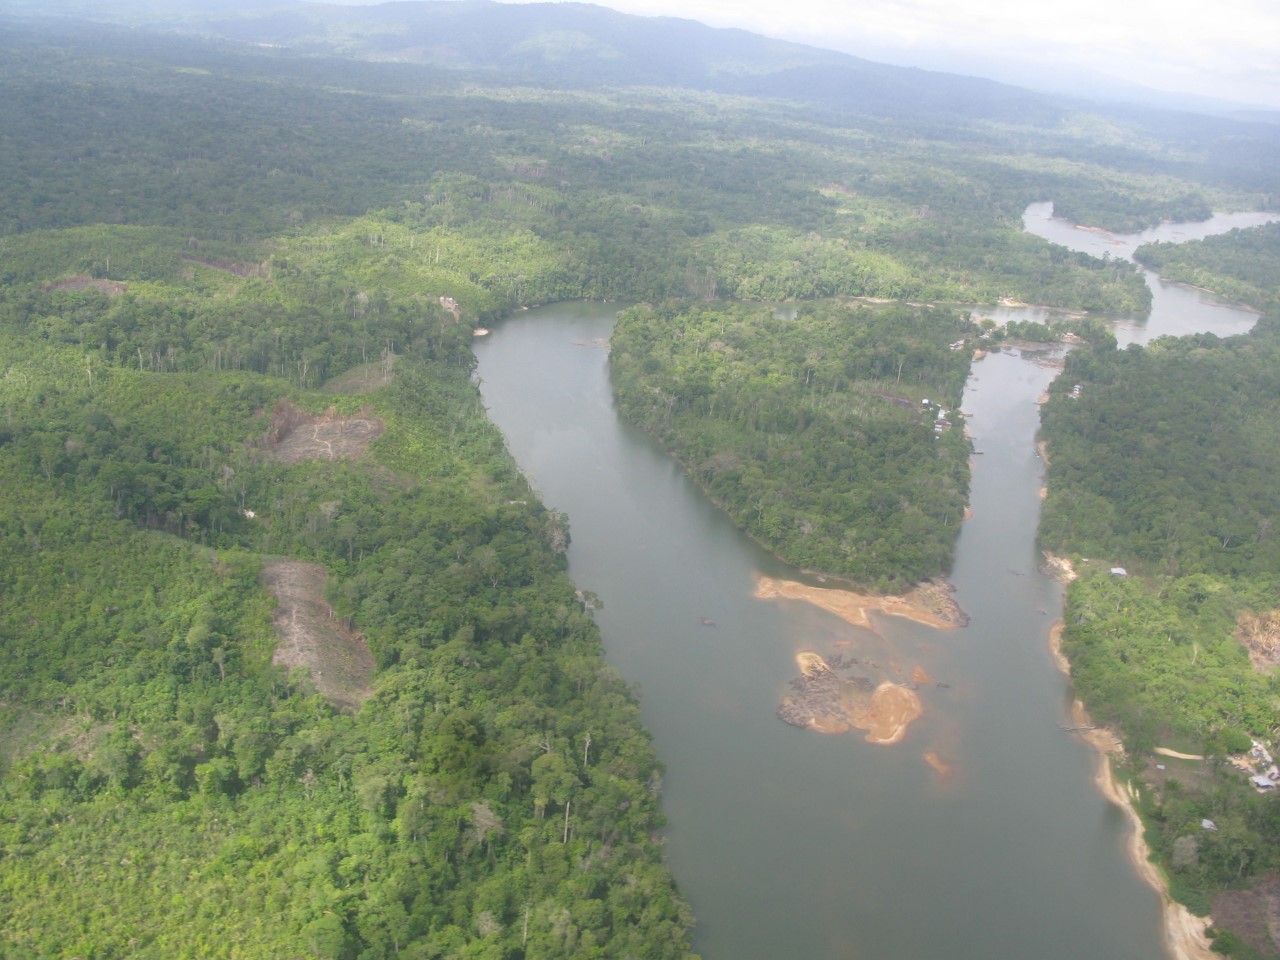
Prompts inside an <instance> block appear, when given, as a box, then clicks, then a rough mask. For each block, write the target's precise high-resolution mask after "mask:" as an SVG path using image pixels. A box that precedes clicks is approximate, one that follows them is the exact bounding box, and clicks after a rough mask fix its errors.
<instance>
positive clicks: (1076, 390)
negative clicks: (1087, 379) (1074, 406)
mask: <svg viewBox="0 0 1280 960" xmlns="http://www.w3.org/2000/svg"><path fill="white" fill-rule="evenodd" d="M1083 389H1084V387H1083V386H1082V385H1081V384H1078V383H1077V384H1076V385H1075V386H1074V387H1072V388H1071V399H1072V400H1079V399H1080V391H1081V390H1083Z"/></svg>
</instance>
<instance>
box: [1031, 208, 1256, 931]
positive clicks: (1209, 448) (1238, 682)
mask: <svg viewBox="0 0 1280 960" xmlns="http://www.w3.org/2000/svg"><path fill="white" fill-rule="evenodd" d="M1278 237H1280V235H1278V234H1277V232H1276V230H1275V228H1274V226H1266V227H1260V228H1256V229H1253V230H1235V231H1232V232H1230V233H1228V234H1224V235H1221V236H1218V237H1212V238H1209V239H1207V240H1202V241H1197V242H1194V243H1188V244H1186V245H1185V246H1180V247H1177V248H1171V247H1169V246H1168V245H1165V244H1156V245H1151V246H1146V247H1142V248H1140V249H1139V252H1138V258H1139V259H1140V260H1141V261H1142V262H1144V263H1149V264H1152V265H1156V266H1158V267H1159V269H1160V270H1161V272H1162V273H1163V272H1166V271H1167V272H1168V273H1169V274H1170V275H1172V276H1177V277H1180V278H1183V279H1188V280H1191V279H1194V280H1196V281H1197V282H1200V283H1203V284H1205V285H1208V286H1211V287H1212V288H1213V289H1215V290H1217V291H1219V292H1221V293H1223V294H1226V295H1230V296H1236V297H1241V298H1244V299H1246V300H1248V301H1249V302H1252V303H1255V304H1257V305H1258V306H1259V307H1266V308H1267V309H1268V312H1267V313H1266V314H1264V315H1263V317H1262V318H1261V319H1260V320H1259V323H1258V326H1257V328H1256V329H1255V330H1254V331H1253V332H1252V333H1251V334H1249V335H1247V336H1241V337H1232V338H1228V339H1219V338H1217V337H1215V336H1212V335H1202V336H1193V337H1184V338H1181V339H1173V338H1164V339H1161V340H1157V341H1155V342H1153V343H1151V344H1149V345H1148V346H1147V347H1145V348H1144V349H1137V348H1130V349H1127V350H1116V349H1115V348H1114V344H1107V343H1100V344H1097V345H1095V346H1094V347H1092V348H1088V349H1079V350H1077V351H1075V352H1073V353H1072V354H1071V356H1070V358H1069V360H1068V362H1067V369H1066V371H1065V373H1064V374H1063V376H1062V378H1060V379H1059V381H1058V382H1057V384H1056V385H1055V387H1054V389H1053V396H1052V398H1051V400H1050V402H1049V403H1048V404H1047V406H1046V407H1045V408H1044V412H1043V429H1044V435H1045V438H1046V440H1047V443H1048V451H1049V458H1050V466H1049V497H1048V500H1047V502H1046V504H1045V511H1044V516H1043V518H1042V523H1041V530H1040V537H1041V541H1042V543H1043V544H1044V545H1045V546H1046V547H1047V548H1048V549H1050V550H1053V551H1055V552H1059V553H1066V554H1070V555H1073V556H1075V557H1077V558H1080V557H1089V558H1106V560H1097V559H1095V560H1092V561H1090V562H1085V563H1083V564H1080V565H1079V567H1080V570H1081V573H1082V575H1081V577H1080V578H1079V579H1078V580H1076V581H1075V582H1073V583H1072V584H1071V586H1070V589H1069V591H1068V602H1067V611H1066V626H1065V634H1064V641H1065V643H1064V649H1065V651H1066V653H1067V654H1068V656H1069V658H1070V661H1071V667H1072V677H1073V680H1074V681H1075V684H1076V687H1077V690H1078V691H1079V693H1080V695H1081V696H1082V697H1083V699H1084V701H1085V702H1086V703H1087V704H1088V705H1089V709H1090V711H1091V712H1092V714H1093V716H1094V717H1095V718H1096V719H1098V720H1100V721H1102V722H1104V723H1107V724H1109V725H1111V726H1113V727H1114V728H1116V729H1117V730H1118V731H1120V733H1121V735H1122V736H1123V738H1124V741H1125V744H1126V746H1127V748H1128V750H1129V755H1130V756H1131V757H1132V758H1133V759H1132V761H1131V770H1130V773H1131V775H1132V778H1133V782H1134V783H1135V784H1138V785H1139V786H1140V787H1141V803H1142V805H1143V812H1144V815H1145V818H1146V822H1147V824H1148V830H1147V839H1148V841H1149V843H1150V844H1151V846H1152V848H1153V850H1154V851H1155V854H1156V856H1157V857H1158V859H1159V860H1160V862H1161V865H1162V866H1163V867H1164V868H1165V870H1166V872H1167V873H1168V875H1169V877H1170V880H1171V887H1172V890H1173V892H1174V894H1175V896H1178V897H1179V898H1180V899H1182V900H1183V901H1184V902H1185V903H1187V904H1188V905H1190V906H1191V907H1192V908H1193V909H1195V910H1196V911H1197V912H1200V913H1208V912H1209V911H1210V910H1212V913H1213V916H1214V917H1215V918H1219V919H1226V920H1227V923H1228V925H1230V921H1231V919H1239V918H1241V917H1248V913H1249V911H1248V910H1247V908H1245V907H1243V906H1242V904H1244V903H1246V902H1247V898H1248V896H1249V892H1250V890H1251V889H1252V888H1254V887H1255V886H1257V885H1259V884H1264V883H1265V882H1266V880H1265V878H1266V877H1267V875H1268V874H1269V873H1270V872H1271V871H1274V870H1275V869H1276V868H1277V867H1280V845H1277V837H1278V836H1280V830H1278V828H1280V819H1278V818H1280V809H1278V808H1277V807H1276V805H1275V803H1274V802H1272V798H1271V797H1267V796H1259V795H1258V794H1257V793H1256V792H1255V791H1254V790H1253V789H1252V787H1251V786H1250V785H1249V783H1248V781H1247V779H1246V777H1245V776H1244V774H1243V773H1242V772H1241V771H1240V770H1238V769H1236V768H1235V767H1233V766H1231V765H1229V764H1226V763H1225V762H1223V761H1222V759H1221V758H1224V757H1226V756H1227V755H1229V754H1237V753H1244V752H1248V751H1249V750H1250V749H1251V747H1252V743H1251V741H1252V740H1253V739H1254V738H1257V739H1258V740H1260V741H1262V742H1264V743H1272V742H1274V740H1275V737H1276V736H1277V733H1280V726H1278V716H1277V712H1276V704H1277V702H1278V698H1280V679H1277V674H1276V672H1275V665H1276V662H1277V651H1278V648H1280V612H1278V611H1277V606H1280V604H1278V603H1277V597H1280V540H1278V539H1277V536H1276V534H1275V532H1274V530H1273V527H1274V524H1275V518H1276V516H1277V514H1278V513H1280V490H1277V487H1276V484H1275V476H1276V472H1277V470H1280V428H1278V427H1277V424H1280V374H1278V373H1277V371H1280V314H1277V313H1276V310H1275V305H1276V302H1277V300H1276V298H1277V296H1278V295H1280V285H1278V284H1277V278H1278V277H1280V242H1278ZM1075 383H1079V384H1080V385H1081V386H1082V388H1083V389H1082V391H1081V392H1080V395H1079V396H1078V397H1073V396H1072V395H1071V393H1070V392H1069V390H1070V389H1071V388H1069V387H1068V386H1066V385H1067V384H1075ZM1114 563H1119V564H1123V565H1124V566H1125V568H1126V569H1127V570H1128V571H1129V573H1130V575H1129V576H1127V577H1124V578H1117V577H1115V576H1113V575H1112V574H1111V573H1109V572H1108V571H1109V568H1110V565H1111V564H1114ZM1169 744H1173V745H1174V746H1175V748H1176V749H1178V750H1179V752H1185V753H1188V754H1190V755H1192V756H1202V757H1205V758H1207V759H1205V760H1202V761H1186V760H1181V759H1169V760H1167V762H1166V763H1164V767H1165V769H1164V770H1157V767H1156V761H1157V760H1160V761H1165V759H1166V758H1164V757H1154V758H1153V757H1152V756H1151V754H1152V750H1153V749H1154V748H1155V747H1157V746H1158V745H1165V746H1168V745H1169ZM1202 821H1209V822H1211V823H1213V824H1214V826H1215V829H1213V830H1207V829H1204V828H1203V826H1202ZM1216 946H1217V948H1219V949H1221V950H1223V952H1229V953H1233V954H1236V955H1240V956H1253V955H1255V952H1256V955H1260V956H1272V955H1274V953H1275V947H1274V945H1273V944H1272V943H1271V942H1270V940H1269V938H1268V937H1267V936H1266V935H1265V934H1264V933H1262V931H1261V930H1260V929H1259V928H1258V925H1257V921H1256V918H1253V919H1249V920H1244V921H1242V922H1241V924H1240V927H1239V929H1235V928H1232V929H1229V930H1227V931H1225V932H1224V933H1223V934H1222V935H1221V936H1220V937H1219V938H1218V941H1217V943H1216Z"/></svg>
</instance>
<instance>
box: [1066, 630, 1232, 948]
mask: <svg viewBox="0 0 1280 960" xmlns="http://www.w3.org/2000/svg"><path fill="white" fill-rule="evenodd" d="M1064 626H1065V624H1064V623H1063V622H1062V621H1061V620H1059V621H1058V622H1057V623H1055V624H1054V625H1053V626H1052V627H1050V628H1049V652H1050V654H1051V655H1052V657H1053V662H1054V664H1055V665H1056V666H1057V668H1058V669H1059V670H1060V671H1061V672H1062V673H1063V674H1064V675H1066V676H1067V677H1070V676H1071V663H1070V661H1069V660H1067V657H1066V654H1064V653H1063V652H1062V631H1063V628H1064ZM1071 725H1072V727H1073V728H1074V730H1075V732H1077V733H1079V734H1080V736H1081V737H1082V738H1083V739H1084V740H1085V741H1086V742H1087V743H1088V744H1089V745H1090V746H1092V747H1093V748H1094V750H1095V751H1096V753H1097V768H1096V770H1095V772H1094V778H1093V781H1094V783H1096V784H1097V786H1098V790H1099V792H1101V793H1102V795H1103V796H1104V797H1106V798H1107V800H1109V801H1110V802H1111V803H1113V804H1115V805H1116V806H1117V807H1119V808H1120V811H1121V813H1123V814H1124V816H1125V819H1126V820H1128V821H1129V839H1128V842H1127V843H1126V845H1125V853H1126V854H1127V855H1128V857H1129V862H1130V863H1132V864H1133V869H1134V870H1135V871H1136V872H1137V874H1138V876H1139V877H1140V878H1141V879H1142V880H1143V882H1145V883H1146V884H1147V885H1148V886H1150V887H1151V888H1152V889H1153V890H1155V891H1156V893H1157V894H1159V896H1160V905H1161V927H1162V931H1163V934H1164V942H1165V947H1166V949H1167V950H1168V952H1169V956H1170V957H1172V958H1173V960H1214V958H1217V957H1220V956H1221V954H1217V953H1214V952H1213V950H1212V949H1211V947H1210V943H1209V937H1208V935H1207V934H1206V933H1205V930H1206V929H1207V928H1208V927H1209V925H1210V923H1211V920H1210V919H1209V918H1201V917H1197V916H1196V915H1195V914H1193V913H1192V912H1191V911H1190V910H1188V909H1187V908H1186V907H1185V906H1183V905H1182V904H1180V903H1178V902H1177V901H1176V900H1174V899H1173V897H1171V896H1170V895H1169V884H1168V882H1167V881H1166V880H1165V877H1164V874H1163V873H1162V872H1161V870H1160V868H1159V867H1158V866H1156V864H1154V863H1152V862H1151V848H1150V847H1148V846H1147V842H1146V839H1145V837H1144V830H1145V826H1144V824H1143V822H1142V817H1141V816H1140V815H1139V813H1138V809H1137V806H1136V804H1135V803H1134V799H1135V798H1134V795H1133V791H1132V789H1131V788H1130V787H1129V786H1128V785H1127V784H1121V783H1120V782H1118V781H1117V780H1116V777H1115V772H1114V770H1113V769H1112V758H1113V757H1119V756H1123V755H1124V747H1123V746H1122V745H1121V743H1120V738H1119V737H1118V736H1116V734H1115V732H1114V731H1112V730H1110V729H1108V728H1106V727H1098V726H1095V725H1094V724H1093V721H1092V719H1091V718H1090V716H1089V712H1088V711H1087V710H1086V709H1085V706H1084V704H1083V703H1082V702H1081V701H1080V700H1079V699H1078V698H1077V699H1075V700H1074V701H1072V704H1071Z"/></svg>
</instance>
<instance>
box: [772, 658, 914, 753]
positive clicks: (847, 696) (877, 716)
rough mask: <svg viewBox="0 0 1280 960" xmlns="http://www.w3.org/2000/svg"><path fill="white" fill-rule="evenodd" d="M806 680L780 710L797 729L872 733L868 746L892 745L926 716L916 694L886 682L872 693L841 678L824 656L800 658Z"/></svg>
mask: <svg viewBox="0 0 1280 960" xmlns="http://www.w3.org/2000/svg"><path fill="white" fill-rule="evenodd" d="M796 666H797V667H798V668H799V670H800V676H799V677H797V678H796V679H795V680H793V681H792V682H791V688H792V691H793V693H792V695H791V696H788V697H785V698H784V699H783V701H782V703H781V704H780V705H779V707H778V716H779V717H780V718H781V719H782V720H785V721H786V722H787V723H789V724H791V725H792V726H796V727H804V728H806V729H809V730H814V731H816V732H818V733H848V732H849V731H850V730H855V729H857V730H864V731H866V734H867V736H866V740H867V742H868V743H878V744H892V743H897V742H898V741H899V740H901V739H902V738H903V737H904V736H905V735H906V732H907V727H909V726H910V725H911V722H912V721H913V720H916V719H918V718H919V717H920V716H921V714H923V713H924V704H922V703H921V702H920V697H919V696H917V695H916V692H915V690H913V689H912V688H911V687H909V686H905V685H903V684H899V683H894V682H892V681H891V680H885V681H882V682H881V683H880V685H879V686H877V687H875V689H874V690H872V689H871V681H870V680H868V679H867V678H865V677H860V678H853V679H849V678H847V677H843V676H841V675H838V674H837V673H836V672H835V671H834V670H833V669H832V668H831V665H830V664H828V663H827V661H826V660H825V659H823V657H822V655H821V654H818V653H814V652H812V651H807V650H806V651H803V652H801V653H798V654H796Z"/></svg>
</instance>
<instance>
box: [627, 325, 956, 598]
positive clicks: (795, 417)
mask: <svg viewBox="0 0 1280 960" xmlns="http://www.w3.org/2000/svg"><path fill="white" fill-rule="evenodd" d="M977 332H978V331H977V327H976V325H974V324H973V323H971V322H970V321H969V319H968V318H967V317H966V316H962V315H959V314H956V313H954V312H952V311H948V310H938V309H928V308H915V307H905V306H895V307H879V308H872V307H867V306H862V307H858V306H852V307H851V306H840V305H834V304H823V305H820V306H805V307H803V308H801V309H800V310H799V311H788V310H782V311H779V310H777V309H775V308H773V307H769V306H754V307H746V306H738V307H734V306H732V305H707V306H704V307H693V308H675V307H667V308H661V309H655V308H652V307H635V308H633V309H631V310H627V311H624V312H623V313H622V314H621V315H620V317H619V319H618V325H617V327H616V328H615V329H614V335H613V349H612V351H611V353H610V373H611V375H612V378H613V385H614V391H615V392H616V394H617V396H618V405H619V408H620V410H621V411H622V414H623V415H624V416H625V417H627V418H628V419H630V420H633V421H634V422H636V423H638V424H640V425H641V426H642V427H644V428H645V429H646V430H648V431H650V432H651V433H653V434H654V435H655V436H657V437H658V438H659V440H660V441H661V442H662V443H663V444H664V445H665V446H666V447H667V448H668V449H669V450H670V451H671V453H672V454H673V455H674V456H675V457H676V458H677V459H678V460H680V462H681V463H683V464H684V466H685V468H686V470H687V471H688V473H689V475H690V476H691V477H692V478H693V479H694V480H696V481H697V482H698V484H699V485H700V486H702V487H703V489H705V490H706V491H707V493H708V494H709V495H710V496H711V497H712V499H714V500H715V501H716V503H718V504H719V505H720V506H722V507H723V508H724V509H725V510H726V511H727V512H728V513H729V515H730V516H732V517H733V519H734V521H735V522H736V523H737V524H738V525H739V526H741V527H742V528H743V529H744V530H746V531H747V532H748V533H750V534H751V535H752V537H754V538H755V539H756V540H758V541H759V542H760V543H762V544H763V545H764V546H766V547H768V548H769V549H770V550H772V551H774V552H776V553H777V554H778V555H780V556H782V557H784V558H785V559H786V560H788V561H789V562H792V563H794V564H796V565H798V566H801V567H807V568H810V569H818V570H823V571H827V572H830V573H834V574H838V575H840V576H843V577H847V578H850V579H852V580H855V581H857V582H859V583H863V584H873V585H875V586H876V587H878V588H879V589H882V590H888V589H891V588H896V589H902V588H904V587H907V586H909V585H911V584H913V583H916V582H917V581H920V580H923V579H926V578H928V577H932V576H937V575H940V574H942V573H943V572H945V571H946V570H947V569H948V568H949V567H950V562H951V556H952V549H953V545H954V542H955V535H956V531H957V529H958V527H959V524H960V521H961V519H962V517H963V514H964V505H965V501H966V497H967V493H968V481H969V467H968V456H969V444H968V441H967V440H966V438H965V436H964V431H963V426H962V424H961V423H960V421H959V417H958V414H957V413H956V412H955V408H956V407H957V406H959V401H960V392H961V389H962V387H963V385H964V378H965V375H966V374H967V373H968V370H969V357H970V355H971V353H972V351H973V346H972V343H973V342H976V341H977V339H978V338H977ZM922 400H927V401H928V402H927V404H924V403H922V402H921V401H922ZM940 416H943V417H946V418H947V419H946V421H945V425H939V426H937V427H935V419H936V418H938V417H940Z"/></svg>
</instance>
